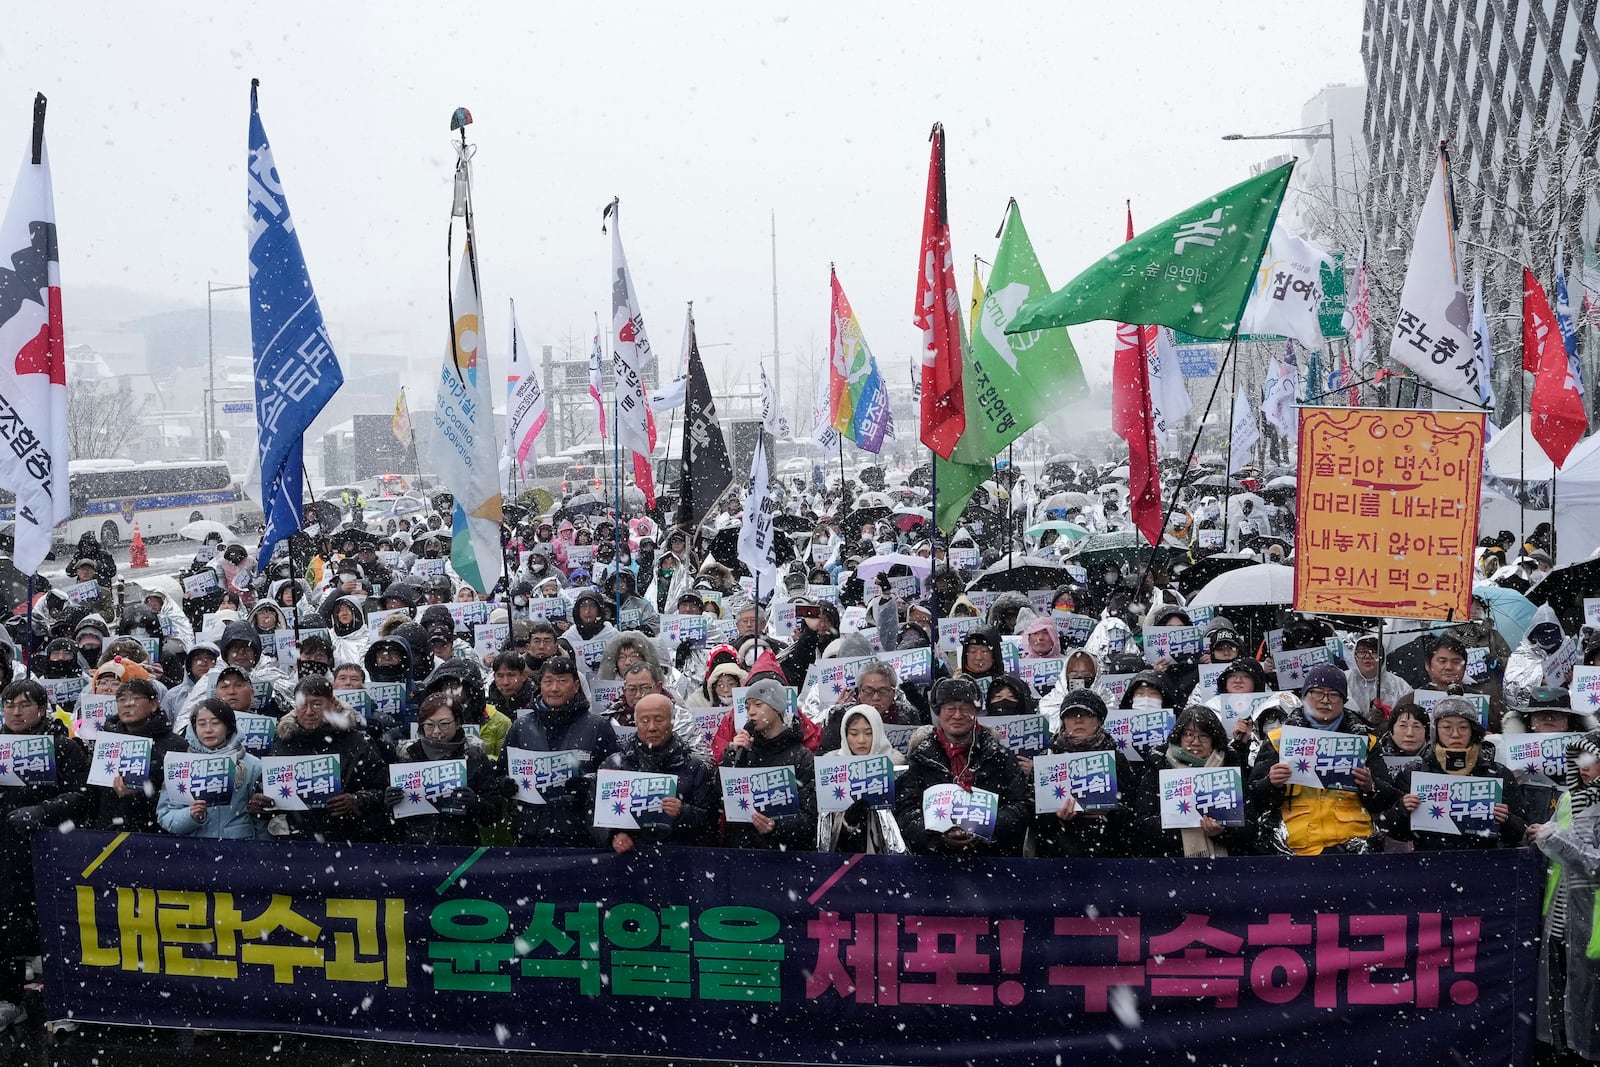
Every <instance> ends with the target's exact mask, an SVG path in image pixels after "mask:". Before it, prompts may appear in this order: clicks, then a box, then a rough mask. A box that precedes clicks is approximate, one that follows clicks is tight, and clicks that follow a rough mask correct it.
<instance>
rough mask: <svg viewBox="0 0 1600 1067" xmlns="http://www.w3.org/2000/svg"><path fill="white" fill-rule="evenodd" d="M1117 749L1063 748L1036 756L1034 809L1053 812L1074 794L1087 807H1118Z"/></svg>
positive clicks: (1042, 812) (1081, 805)
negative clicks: (1070, 749) (1086, 749)
mask: <svg viewBox="0 0 1600 1067" xmlns="http://www.w3.org/2000/svg"><path fill="white" fill-rule="evenodd" d="M1117 786H1118V782H1117V756H1116V753H1115V752H1061V753H1046V754H1044V755H1042V756H1035V757H1033V810H1034V813H1035V814H1037V815H1050V814H1054V813H1055V812H1058V811H1060V810H1061V803H1062V801H1064V800H1066V798H1067V797H1068V796H1071V797H1072V799H1073V800H1074V801H1076V802H1077V805H1078V807H1080V808H1082V809H1084V810H1085V811H1112V810H1115V809H1116V807H1117Z"/></svg>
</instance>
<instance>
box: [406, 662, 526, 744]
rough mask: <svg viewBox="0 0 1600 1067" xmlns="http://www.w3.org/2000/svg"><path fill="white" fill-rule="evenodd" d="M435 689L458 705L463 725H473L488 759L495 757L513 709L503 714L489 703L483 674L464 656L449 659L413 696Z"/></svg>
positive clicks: (432, 691) (435, 691) (424, 696)
mask: <svg viewBox="0 0 1600 1067" xmlns="http://www.w3.org/2000/svg"><path fill="white" fill-rule="evenodd" d="M435 693H444V694H445V695H446V696H449V697H450V698H451V699H452V700H454V701H455V702H456V704H457V705H459V710H460V712H461V723H462V725H463V727H467V726H470V727H474V728H475V729H476V730H477V735H478V737H479V738H480V739H482V741H483V748H484V752H485V753H486V754H487V755H488V757H489V758H490V759H491V760H495V761H499V759H500V757H501V753H502V752H504V751H505V742H506V735H508V734H509V733H510V732H511V722H512V718H513V715H514V714H515V713H514V712H513V715H507V714H505V713H504V712H502V711H501V710H500V709H499V708H497V707H493V706H491V705H490V704H489V700H488V692H487V691H486V689H485V688H484V684H483V675H481V674H479V673H478V671H477V669H476V668H475V667H474V666H473V665H472V664H470V663H468V662H466V661H465V660H459V659H454V660H449V661H448V662H445V663H442V664H440V665H439V666H437V667H435V668H434V670H433V673H432V674H430V675H428V677H427V678H426V679H425V680H424V681H423V682H422V684H421V692H420V693H419V695H418V697H417V699H418V701H421V700H424V699H426V698H427V697H430V696H432V695H434V694H435ZM530 706H531V704H530ZM418 714H419V715H420V714H421V710H420V707H419V710H418Z"/></svg>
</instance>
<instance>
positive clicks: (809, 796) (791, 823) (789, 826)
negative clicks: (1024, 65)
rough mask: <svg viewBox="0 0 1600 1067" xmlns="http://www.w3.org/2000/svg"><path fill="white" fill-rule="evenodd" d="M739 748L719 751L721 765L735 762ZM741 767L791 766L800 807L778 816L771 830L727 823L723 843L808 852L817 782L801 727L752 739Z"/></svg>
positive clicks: (812, 839) (812, 837) (814, 830)
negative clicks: (769, 831) (775, 734)
mask: <svg viewBox="0 0 1600 1067" xmlns="http://www.w3.org/2000/svg"><path fill="white" fill-rule="evenodd" d="M740 753H741V750H740V749H737V748H734V747H733V746H732V745H729V746H728V747H727V748H726V749H724V750H723V753H722V765H723V766H724V767H731V766H734V765H735V764H734V760H735V759H737V758H739V756H740ZM738 766H741V767H783V766H789V767H793V768H794V777H795V781H796V784H798V785H799V787H800V810H799V812H798V813H797V814H794V815H785V816H783V817H781V818H779V819H777V820H775V821H776V822H777V825H776V826H774V827H773V829H772V832H771V833H770V834H763V833H759V832H757V830H756V828H755V826H754V825H753V824H751V823H747V822H733V823H729V824H728V828H727V833H726V835H725V837H724V840H723V844H725V845H726V846H727V847H729V848H779V849H784V850H786V851H789V852H811V851H814V850H815V849H816V847H817V783H816V778H815V776H814V775H813V774H812V770H811V766H812V757H811V752H810V750H808V749H807V748H806V746H805V742H804V741H802V740H801V736H800V728H799V727H798V726H794V725H790V726H788V727H785V729H784V731H783V732H782V733H781V734H779V735H778V736H777V737H762V736H760V735H759V734H758V735H756V736H755V737H754V738H752V739H751V744H750V752H749V758H748V759H747V760H745V761H744V762H743V763H740V764H738Z"/></svg>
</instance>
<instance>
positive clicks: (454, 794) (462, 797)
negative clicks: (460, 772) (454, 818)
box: [433, 786, 478, 815]
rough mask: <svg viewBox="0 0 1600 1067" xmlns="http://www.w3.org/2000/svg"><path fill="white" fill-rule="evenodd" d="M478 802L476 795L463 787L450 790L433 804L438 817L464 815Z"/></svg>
mask: <svg viewBox="0 0 1600 1067" xmlns="http://www.w3.org/2000/svg"><path fill="white" fill-rule="evenodd" d="M477 802H478V794H476V793H474V792H473V791H472V790H470V789H467V788H466V787H465V786H463V787H462V788H460V789H452V790H450V792H448V793H446V794H444V795H443V796H441V797H440V798H439V799H437V800H435V801H434V802H433V806H434V807H436V808H438V809H439V814H440V815H465V814H466V813H467V812H468V811H469V810H471V808H472V806H473V805H474V804H476V803H477Z"/></svg>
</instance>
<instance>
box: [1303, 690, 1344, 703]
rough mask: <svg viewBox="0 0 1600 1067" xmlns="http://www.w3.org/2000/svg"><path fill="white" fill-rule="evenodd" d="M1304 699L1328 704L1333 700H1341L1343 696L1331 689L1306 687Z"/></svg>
mask: <svg viewBox="0 0 1600 1067" xmlns="http://www.w3.org/2000/svg"><path fill="white" fill-rule="evenodd" d="M1306 699H1307V700H1315V701H1316V702H1317V703H1319V704H1329V703H1332V702H1333V701H1335V700H1343V699H1344V697H1342V696H1340V695H1339V694H1338V693H1336V692H1334V691H1333V690H1332V689H1307V690H1306Z"/></svg>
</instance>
